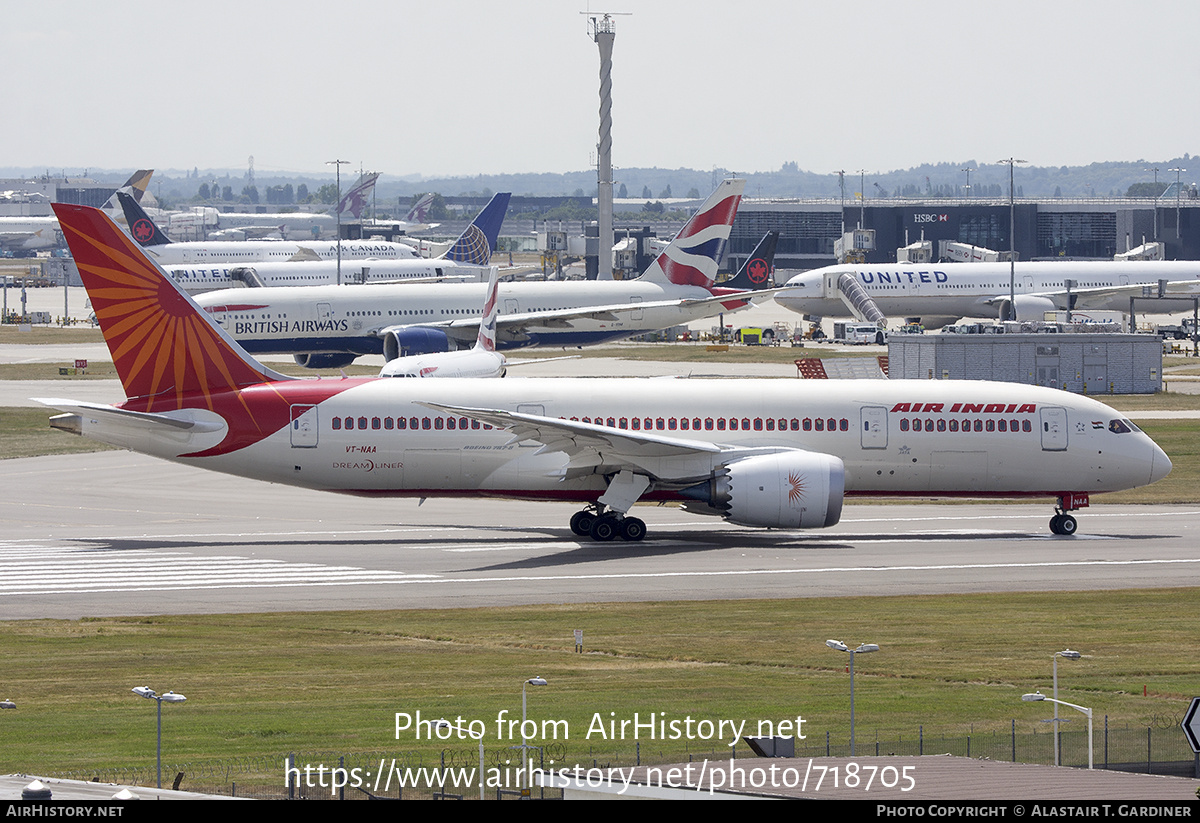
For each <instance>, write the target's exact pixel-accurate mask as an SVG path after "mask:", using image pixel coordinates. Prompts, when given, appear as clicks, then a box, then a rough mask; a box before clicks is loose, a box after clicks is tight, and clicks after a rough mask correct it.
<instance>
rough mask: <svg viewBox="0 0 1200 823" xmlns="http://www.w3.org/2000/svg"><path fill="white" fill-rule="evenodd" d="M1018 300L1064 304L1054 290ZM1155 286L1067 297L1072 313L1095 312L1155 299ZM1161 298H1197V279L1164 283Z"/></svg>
mask: <svg viewBox="0 0 1200 823" xmlns="http://www.w3.org/2000/svg"><path fill="white" fill-rule="evenodd" d="M1017 296H1018V297H1021V296H1027V297H1044V298H1046V299H1047V300H1051V301H1053V302H1054V303H1055V304H1057V305H1060V306H1062V307H1063V308H1065V307H1066V305H1067V290H1066V289H1055V290H1054V291H1040V292H1032V293H1029V294H1026V295H1017ZM1157 296H1158V284H1157V283H1131V284H1129V285H1125V286H1097V287H1095V288H1090V289H1071V297H1072V298H1073V302H1074V305H1073V306H1072V311H1086V310H1089V309H1090V310H1093V311H1099V310H1104V309H1111V308H1112V302H1113V301H1114V300H1128V299H1129V298H1130V297H1157ZM1163 296H1164V297H1177V298H1179V297H1182V298H1187V297H1200V280H1171V281H1168V282H1167V284H1166V289H1165V290H1164V291H1163ZM1006 300H1008V294H1007V293H1004V294H997V295H996V296H994V297H990V298H988V300H987V301H985V302H986V303H987V304H988V305H995V304H997V303H1002V302H1004V301H1006Z"/></svg>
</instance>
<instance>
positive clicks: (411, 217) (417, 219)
mask: <svg viewBox="0 0 1200 823" xmlns="http://www.w3.org/2000/svg"><path fill="white" fill-rule="evenodd" d="M432 205H433V192H429V193H428V194H423V195H421V197H420V199H418V200H417V202H416V203H413V207H412V208H411V209H409V210H408V214H406V215H405V216H404V221H405V222H406V223H428V222H429V207H430V206H432Z"/></svg>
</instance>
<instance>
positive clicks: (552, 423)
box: [423, 403, 789, 485]
mask: <svg viewBox="0 0 1200 823" xmlns="http://www.w3.org/2000/svg"><path fill="white" fill-rule="evenodd" d="M423 405H425V406H428V407H430V408H432V409H437V410H438V411H442V412H447V413H449V414H456V415H462V416H463V417H469V418H471V419H473V420H478V421H480V422H481V423H487V424H488V425H491V426H495V427H496V428H498V429H506V430H508V431H510V432H512V435H513V439H512V441H511V442H513V443H519V442H521V441H525V440H533V441H536V442H538V443H541V444H542V447H541V448H540V449H539V450H538V451H537V454H543V453H547V452H563V453H565V454H566V455H567V456H568V457H569V458H570V459H569V461H568V463H567V465H566V466H564V467H563V468H562V469H561V470H560V471H559V472H558V474H559V475H560V476H561V477H562V478H563V479H568V478H572V477H579V476H582V475H588V474H612V473H614V472H617V471H621V470H623V469H624V470H630V471H634V472H637V473H639V474H645V475H647V476H649V477H651V478H652V479H653V480H655V481H656V482H658V483H659V484H668V485H674V484H680V485H690V484H693V483H697V482H700V481H701V480H703V479H705V478H707V477H709V476H711V474H712V472H713V471H714V470H715V469H716V468H717V467H718V466H720V465H721V464H723V463H727V462H729V461H732V460H739V459H741V458H743V457H750V456H753V455H758V454H771V453H775V452H779V451H789V450H788V449H779V448H775V447H768V448H743V447H740V446H730V445H724V444H720V443H714V442H712V441H709V440H697V439H692V438H688V437H675V436H670V437H668V436H664V435H662V434H658V433H656V432H649V431H634V430H631V429H618V428H613V427H611V426H603V425H599V424H597V423H582V422H579V421H576V420H561V419H559V418H557V417H542V416H539V415H535V414H527V413H523V412H513V411H507V410H505V409H486V408H473V407H470V406H453V405H449V404H446V403H423Z"/></svg>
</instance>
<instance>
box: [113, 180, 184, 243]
mask: <svg viewBox="0 0 1200 823" xmlns="http://www.w3.org/2000/svg"><path fill="white" fill-rule="evenodd" d="M117 200H118V201H119V202H120V203H121V211H123V212H125V224H126V225H127V226H129V233H130V234H131V235H133V239H134V240H136V241H138V243H139V244H140V245H142V246H143V247H144V246H165V245H167V244H168V243H170V242H171V238H169V237H167V235H166V233H165V232H164V231H163V230H162V229H160V228H159V227H158V226H157V225H155V223H154V221H153V220H151V219H150V215H148V214H146V210H145V209H143V208H142V207H141V205H140V204H139V203H138V202H137V201H136V200H134V199H133V198H132V197H130V196H129V195H128V194H126V193H125V192H123V191H118V192H117Z"/></svg>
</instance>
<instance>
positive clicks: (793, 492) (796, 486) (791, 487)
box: [787, 472, 804, 505]
mask: <svg viewBox="0 0 1200 823" xmlns="http://www.w3.org/2000/svg"><path fill="white" fill-rule="evenodd" d="M787 482H788V503H791V504H793V505H794V504H796V503H799V502H801V501H802V500H804V475H801V474H796V473H795V472H789V473H788V479H787Z"/></svg>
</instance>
